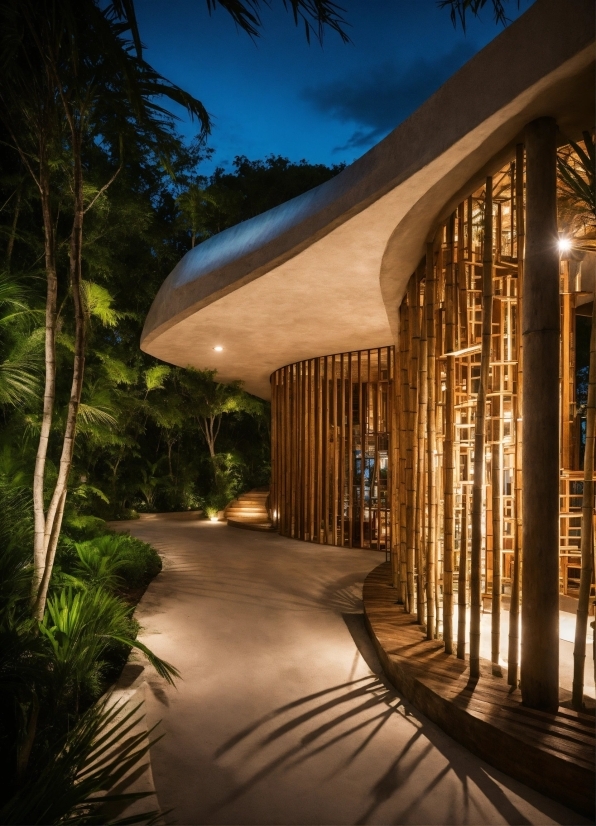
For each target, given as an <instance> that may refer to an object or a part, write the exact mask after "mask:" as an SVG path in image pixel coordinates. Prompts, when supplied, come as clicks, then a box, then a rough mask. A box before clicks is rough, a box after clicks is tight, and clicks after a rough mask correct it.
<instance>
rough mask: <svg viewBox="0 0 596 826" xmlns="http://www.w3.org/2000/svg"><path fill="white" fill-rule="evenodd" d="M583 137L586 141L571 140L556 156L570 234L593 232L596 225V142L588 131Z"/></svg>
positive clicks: (564, 218)
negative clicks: (595, 142)
mask: <svg viewBox="0 0 596 826" xmlns="http://www.w3.org/2000/svg"><path fill="white" fill-rule="evenodd" d="M583 138H584V140H583V145H582V144H581V143H576V142H575V141H570V142H569V146H568V147H566V148H565V147H564V148H563V149H562V150H561V151H560V152H559V155H558V157H557V170H558V173H559V193H558V196H559V213H560V219H562V223H563V224H565V225H566V226H565V229H566V231H567V232H569V233H570V234H571V235H578V236H585V235H590V236H593V234H594V230H595V229H596V145H595V144H594V140H593V139H592V135H590V133H589V132H584V133H583ZM579 240H580V241H581V240H582V239H581V237H580V238H579ZM592 240H593V238H592Z"/></svg>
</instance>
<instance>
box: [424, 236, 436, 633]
mask: <svg viewBox="0 0 596 826" xmlns="http://www.w3.org/2000/svg"><path fill="white" fill-rule="evenodd" d="M433 259H434V250H433V245H432V243H427V245H426V295H427V300H426V301H425V308H426V339H427V372H426V377H427V383H428V399H427V409H428V414H427V437H426V448H427V452H426V456H427V459H426V464H427V468H426V475H427V482H428V496H427V501H428V504H427V507H428V530H427V544H426V637H427V639H429V640H434V639H435V637H436V633H437V631H436V585H435V573H436V562H437V536H436V510H437V471H436V452H437V434H436V384H435V369H436V348H437V338H436V332H435V303H436V290H437V282H436V276H435V267H434V260H433Z"/></svg>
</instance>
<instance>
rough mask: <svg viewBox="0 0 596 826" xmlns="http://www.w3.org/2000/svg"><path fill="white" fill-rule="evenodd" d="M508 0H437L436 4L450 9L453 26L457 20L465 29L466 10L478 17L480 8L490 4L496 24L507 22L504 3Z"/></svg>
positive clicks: (441, 7)
mask: <svg viewBox="0 0 596 826" xmlns="http://www.w3.org/2000/svg"><path fill="white" fill-rule="evenodd" d="M507 1H508V0H437V5H438V6H439V8H440V9H444V8H448V9H450V13H449V15H450V17H451V22H452V23H453V26H454V28H455V27H456V26H457V22H458V20H459V22H460V24H461V27H462V29H463V31H464V32H465V31H466V22H467V21H466V15H467V14H468V12H469V13H470V14H471V15H473V16H474V17H478V15H479V14H480V12H481V11H482V9H483V8H484V7H485V6H486V5H487V4H490V5H491V6H492V9H493V17H494V21H495V23H497V24H499V23H500V24H501V25H502V26H506V25H507V23H508V22H509V19H508V18H507V15H506V14H505V3H507ZM517 7H518V9H519V0H517Z"/></svg>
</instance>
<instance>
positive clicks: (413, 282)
mask: <svg viewBox="0 0 596 826" xmlns="http://www.w3.org/2000/svg"><path fill="white" fill-rule="evenodd" d="M418 302H419V290H418V283H417V277H416V275H414V276H413V277H412V278H411V279H410V282H409V286H408V351H409V354H410V358H409V359H408V363H407V368H408V369H407V374H408V389H407V400H408V408H407V447H406V451H407V453H406V455H407V464H406V473H407V476H406V485H407V504H406V577H407V579H406V583H407V596H408V599H407V603H406V611H407V612H408V613H411V612H412V611H413V609H414V558H415V527H416V522H415V515H416V514H415V506H416V493H415V490H414V487H415V480H416V479H417V470H418V468H417V459H418V444H417V440H416V433H417V418H418V404H417V388H416V378H417V376H418V349H419V343H420V329H419V316H418Z"/></svg>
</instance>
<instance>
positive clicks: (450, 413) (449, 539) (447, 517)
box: [443, 215, 456, 654]
mask: <svg viewBox="0 0 596 826" xmlns="http://www.w3.org/2000/svg"><path fill="white" fill-rule="evenodd" d="M447 227H448V231H447V244H448V259H447V266H446V283H445V350H446V352H447V353H451V352H453V350H455V314H456V305H455V289H456V282H455V261H454V257H455V255H454V253H455V244H454V234H455V215H452V216H451V217H450V219H449V221H448V224H447ZM445 379H446V380H445V413H444V416H445V438H444V442H443V479H444V482H443V488H444V497H443V640H444V643H445V652H446V653H447V654H452V653H453V556H454V523H455V501H454V482H455V456H454V453H455V410H454V394H455V358H454V357H453V356H447V360H446V377H445Z"/></svg>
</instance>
